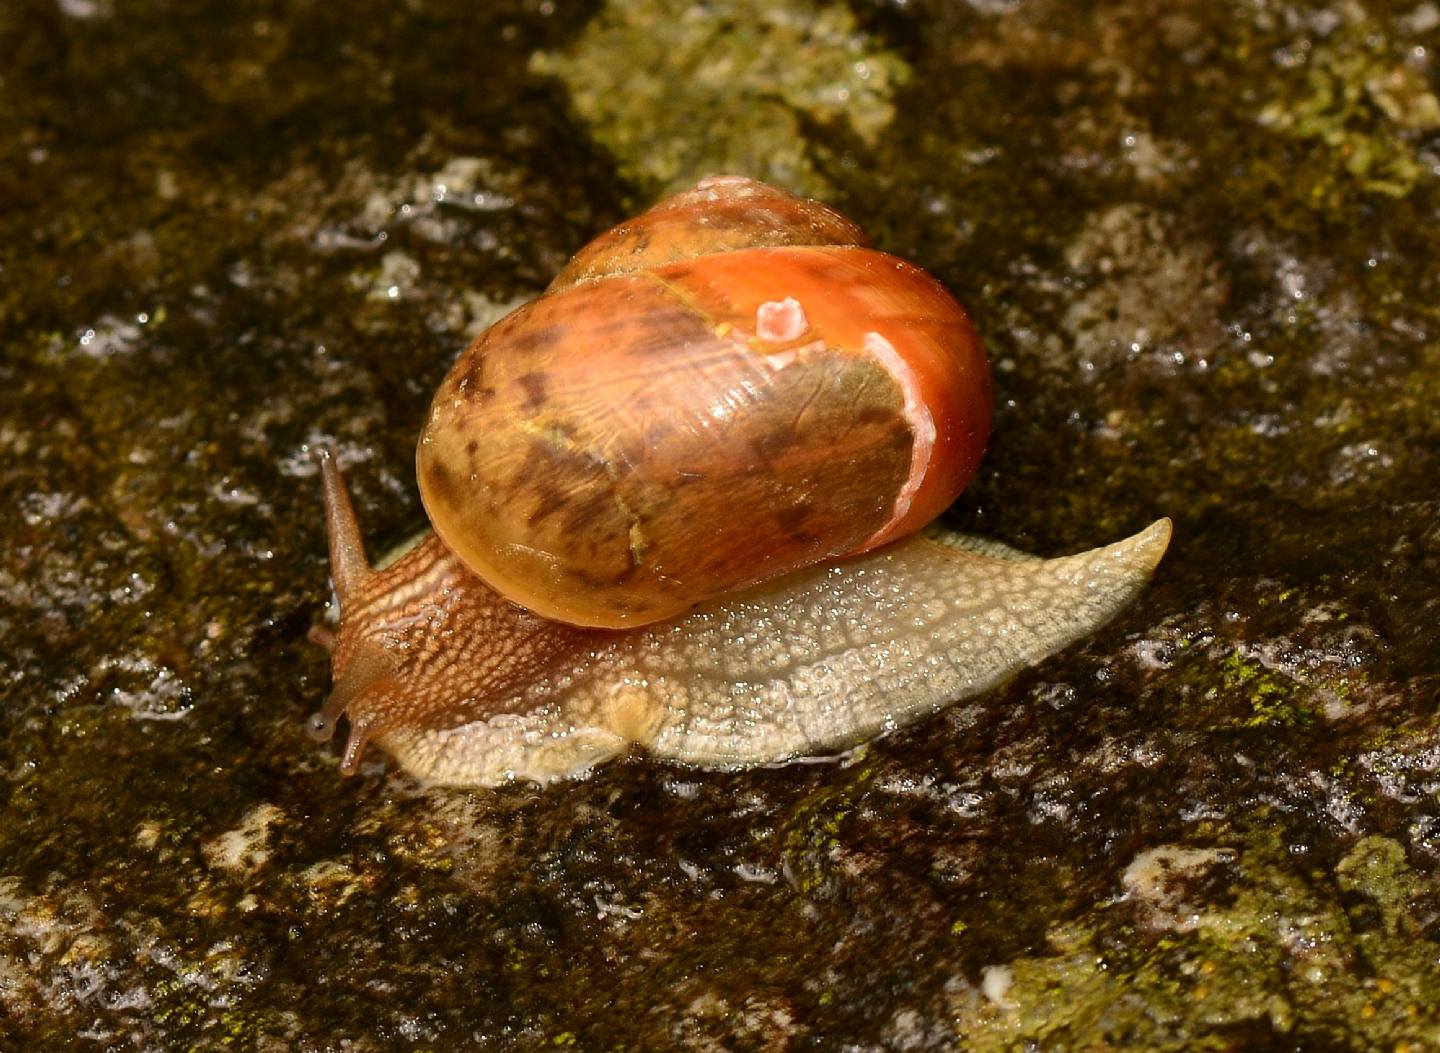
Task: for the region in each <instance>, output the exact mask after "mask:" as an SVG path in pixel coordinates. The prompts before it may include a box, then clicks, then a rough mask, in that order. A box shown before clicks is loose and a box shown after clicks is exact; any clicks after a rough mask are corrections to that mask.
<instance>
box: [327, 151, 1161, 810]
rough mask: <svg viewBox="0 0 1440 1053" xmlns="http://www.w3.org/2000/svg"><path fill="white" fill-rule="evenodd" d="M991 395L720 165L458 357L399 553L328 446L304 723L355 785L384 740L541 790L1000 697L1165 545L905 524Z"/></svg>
mask: <svg viewBox="0 0 1440 1053" xmlns="http://www.w3.org/2000/svg"><path fill="white" fill-rule="evenodd" d="M989 398H990V387H989V373H988V368H987V367H986V365H985V361H984V356H983V352H982V351H981V350H980V346H979V342H978V340H977V339H976V338H975V336H974V332H973V330H972V329H971V327H970V324H969V321H968V319H967V318H966V317H965V315H964V312H963V311H962V310H961V309H960V308H959V306H958V305H957V304H955V303H954V301H953V300H951V299H950V298H949V297H948V295H946V294H945V293H944V291H943V290H942V289H941V288H940V287H939V286H938V284H937V283H935V282H934V280H933V279H931V278H929V277H928V276H927V275H925V274H924V273H923V272H921V271H919V270H917V269H916V268H914V267H912V266H910V265H909V264H905V263H903V262H902V261H898V260H895V259H894V258H893V257H889V256H885V255H884V254H882V253H877V252H874V251H873V250H871V249H869V248H867V247H865V246H864V244H863V236H862V235H861V234H860V232H859V231H858V230H857V229H856V228H855V227H854V225H853V224H851V223H850V222H849V221H848V220H846V219H844V217H842V216H840V215H839V214H838V213H836V212H834V211H832V210H830V209H828V208H826V207H825V206H823V205H820V204H818V203H816V202H811V201H803V200H801V199H796V198H792V197H790V196H789V195H788V194H784V193H783V192H781V191H777V190H774V189H772V188H769V187H765V186H764V185H763V184H758V183H753V182H751V181H749V180H743V179H737V178H734V177H721V178H717V179H711V180H705V181H702V182H701V184H699V185H698V186H697V187H696V188H695V189H694V190H692V191H690V192H688V193H686V194H681V195H677V196H676V197H674V198H671V199H667V200H666V201H664V202H661V203H660V204H659V205H657V206H656V207H655V208H653V209H651V210H650V211H649V212H646V213H644V214H642V215H641V216H639V217H636V218H635V219H634V220H631V221H629V222H628V223H626V224H622V225H620V226H619V227H616V228H615V229H614V230H612V231H610V232H608V233H606V234H604V235H602V236H601V237H599V238H597V239H596V240H595V241H594V242H592V243H591V244H590V245H588V246H586V248H584V249H582V250H581V252H580V253H578V254H577V255H576V257H575V259H574V260H573V261H572V262H571V264H570V265H569V267H567V268H566V270H565V271H563V272H562V273H561V275H560V276H559V277H558V278H557V279H556V281H555V282H554V283H553V284H552V286H551V287H550V289H549V290H548V291H547V293H546V295H544V296H542V297H541V298H540V299H538V300H537V301H534V302H532V304H530V305H527V306H526V307H523V308H521V309H519V310H518V311H516V312H514V313H513V314H512V315H510V316H508V317H507V318H506V319H503V320H502V321H501V322H499V323H497V325H496V326H494V327H492V329H491V330H489V331H488V332H487V333H486V334H483V335H482V336H481V337H480V338H479V339H478V340H477V341H476V343H475V344H474V345H472V347H471V348H470V350H469V351H467V352H466V354H465V355H463V356H462V357H461V359H460V360H459V361H458V362H457V364H456V366H455V368H454V369H453V370H452V372H451V374H450V375H449V376H448V377H447V378H446V380H445V382H444V383H443V384H442V385H441V388H440V390H439V392H438V393H437V395H436V397H435V401H434V404H433V407H432V411H431V417H430V420H429V422H428V423H427V426H426V429H425V431H424V432H423V433H422V437H421V442H420V448H419V453H418V456H417V466H418V473H419V481H420V487H421V495H422V498H423V499H424V501H425V504H426V508H427V511H428V512H429V513H430V516H431V520H432V523H434V525H435V528H436V530H435V532H427V533H426V534H424V535H422V536H421V537H420V538H419V539H418V540H417V541H416V542H415V543H414V544H413V545H412V546H411V547H409V548H408V549H407V550H406V551H405V552H404V553H403V554H401V555H400V556H398V558H396V559H395V560H394V561H393V562H390V563H388V564H386V565H383V566H381V567H377V568H372V567H371V566H370V564H369V561H368V560H367V558H366V555H365V550H364V546H363V542H362V540H361V535H360V529H359V526H358V524H357V522H356V519H355V515H354V511H353V508H352V506H351V503H350V498H349V495H348V493H347V491H346V487H345V483H344V480H343V478H342V476H341V473H340V469H339V466H338V464H337V463H336V460H335V455H334V453H333V451H331V450H329V449H328V448H322V449H320V450H319V451H317V460H318V463H319V465H320V468H321V474H322V478H323V481H324V494H325V508H326V525H327V532H328V534H329V547H330V564H331V577H332V580H333V582H334V586H335V594H336V598H337V599H338V601H339V607H340V615H341V618H340V623H339V626H338V629H337V630H334V631H332V630H330V629H327V628H323V627H316V628H315V629H313V630H312V632H311V638H312V639H313V640H314V641H315V642H317V643H319V644H321V645H322V646H324V647H326V648H327V649H328V650H330V652H331V667H332V672H333V676H334V681H335V686H334V689H333V690H332V692H331V694H330V697H329V699H328V700H327V701H326V704H325V706H324V708H323V709H322V710H321V711H320V712H319V713H317V714H315V715H314V716H313V717H312V718H311V725H310V730H311V732H312V734H313V735H314V736H315V737H316V738H318V739H328V738H329V737H330V736H331V735H332V734H333V733H334V730H335V727H336V724H337V722H338V719H339V717H340V716H342V715H344V716H345V717H346V718H347V719H348V722H349V738H348V741H347V743H346V746H345V750H344V754H343V757H342V760H341V770H342V771H343V772H345V773H347V774H349V773H352V772H354V771H355V770H356V768H357V766H358V764H359V761H360V758H361V756H362V754H363V752H364V749H365V747H366V745H367V743H370V742H375V743H377V744H379V745H380V746H381V747H382V748H383V749H384V750H386V751H387V752H388V753H389V754H391V755H392V756H393V757H394V758H395V759H396V760H397V761H398V762H399V763H400V765H401V766H402V767H403V768H405V769H406V770H407V771H408V772H410V773H411V774H412V775H414V776H415V777H417V778H419V779H422V780H425V781H429V782H433V783H442V784H452V785H472V786H494V785H498V784H501V783H504V782H507V781H510V780H514V779H529V780H533V781H535V782H538V783H542V784H543V783H547V782H549V781H551V780H553V779H556V778H559V777H564V776H573V775H579V774H583V773H585V772H587V771H589V770H590V769H592V768H593V767H594V766H595V765H597V764H600V763H603V762H604V761H606V760H609V759H611V758H613V757H616V756H618V755H620V754H622V753H625V752H626V751H628V750H630V749H632V748H641V749H643V750H646V751H648V752H649V753H650V754H651V755H653V756H655V757H658V758H662V759H667V760H673V761H678V762H684V763H689V764H697V765H705V766H717V767H741V766H747V765H757V764H770V763H778V762H783V761H786V760H789V759H793V758H796V757H800V756H804V755H813V754H825V753H833V752H836V751H839V750H843V749H845V748H847V747H850V746H853V745H855V744H857V743H859V742H862V741H864V740H865V739H867V738H870V737H872V736H874V735H876V734H879V733H883V732H885V731H889V730H891V729H894V728H897V727H900V726H903V725H905V724H908V723H911V722H913V721H916V720H918V719H920V718H921V717H923V716H925V715H927V714H930V713H933V712H935V711H936V710H939V709H941V708H943V707H945V706H947V705H949V704H950V703H952V702H954V701H957V700H959V699H962V698H966V697H969V696H972V695H975V694H978V693H980V692H982V691H985V690H987V689H989V688H990V687H992V686H994V685H996V684H998V683H1000V682H1002V681H1004V680H1005V679H1007V678H1008V677H1010V676H1012V675H1013V674H1015V673H1016V672H1018V671H1019V670H1021V669H1022V668H1024V667H1026V666H1028V665H1031V664H1033V663H1035V662H1038V661H1040V660H1041V659H1043V658H1045V657H1046V656H1048V655H1050V654H1052V653H1054V652H1055V651H1058V650H1059V649H1061V648H1062V647H1065V646H1066V645H1067V644H1069V643H1071V642H1072V641H1074V640H1077V639H1079V638H1080V637H1083V636H1085V635H1088V634H1089V633H1091V632H1093V631H1094V630H1095V629H1097V628H1098V627H1100V626H1101V625H1103V624H1104V623H1105V622H1107V621H1108V620H1109V619H1111V618H1112V617H1113V616H1114V615H1115V614H1116V613H1118V612H1119V611H1120V610H1122V609H1123V608H1124V607H1125V606H1126V605H1127V604H1128V603H1130V602H1131V601H1132V600H1133V599H1134V598H1135V596H1136V595H1137V594H1138V593H1139V592H1140V590H1141V589H1142V588H1143V587H1144V585H1145V583H1146V582H1147V581H1148V580H1149V577H1150V575H1151V573H1152V571H1153V570H1154V568H1155V566H1156V564H1157V563H1158V562H1159V560H1160V558H1161V556H1162V555H1163V554H1164V551H1165V548H1166V545H1167V544H1168V542H1169V537H1170V523H1169V521H1168V520H1163V519H1162V520H1160V521H1158V522H1156V523H1154V524H1152V525H1151V526H1150V527H1148V528H1146V529H1145V530H1143V531H1141V532H1140V533H1138V534H1136V535H1135V536H1133V537H1131V538H1128V539H1126V540H1124V541H1120V542H1117V543H1115V544H1113V545H1109V546H1106V547H1103V548H1098V549H1094V550H1092V551H1089V552H1084V553H1081V554H1079V555H1074V556H1068V557H1064V558H1060V559H1052V560H1042V559H1037V558H1035V557H1031V556H1026V555H1024V554H1022V553H1018V552H1015V551H1014V550H1010V549H1007V548H1005V547H1004V546H1001V545H998V544H996V543H994V542H984V541H981V540H979V539H965V538H962V537H960V536H958V535H953V534H944V533H940V532H934V531H933V530H932V532H931V533H930V534H929V535H928V536H926V535H919V534H916V533H915V531H917V530H919V529H921V528H922V527H923V526H924V525H925V524H926V523H927V522H928V521H929V520H930V519H932V518H933V517H934V516H935V515H937V514H938V513H939V512H940V511H941V510H943V509H944V508H945V507H946V506H947V505H948V504H949V503H950V502H951V501H952V500H953V499H954V497H955V496H956V494H958V493H959V491H960V489H961V488H962V487H963V486H964V484H965V482H966V481H967V480H968V478H969V476H970V474H971V473H972V472H973V470H974V468H975V465H976V464H977V463H978V460H979V457H980V455H981V452H982V451H983V447H984V443H985V440H986V438H987V437H988V431H989V412H990V411H989ZM897 539H898V540H897ZM521 602H523V603H524V606H521V605H520V604H521ZM537 610H538V611H543V612H545V614H547V615H549V617H546V616H542V615H541V614H537V613H535V611H537Z"/></svg>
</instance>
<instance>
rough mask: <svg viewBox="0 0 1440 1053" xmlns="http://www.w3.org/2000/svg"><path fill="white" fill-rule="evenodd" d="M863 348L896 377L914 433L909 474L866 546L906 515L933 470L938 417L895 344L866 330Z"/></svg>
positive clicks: (874, 543)
mask: <svg viewBox="0 0 1440 1053" xmlns="http://www.w3.org/2000/svg"><path fill="white" fill-rule="evenodd" d="M864 348H865V351H866V353H867V354H869V355H870V356H871V357H872V358H874V359H875V361H876V362H877V363H879V365H880V366H881V367H882V368H884V370H885V371H886V372H887V373H889V374H890V376H891V377H892V378H893V379H894V381H895V384H896V386H897V387H899V389H900V393H901V395H902V396H904V399H905V406H904V410H903V412H904V414H905V419H906V420H908V421H909V422H910V433H911V435H912V436H913V437H914V438H913V444H912V445H911V447H910V474H909V476H907V477H906V479H905V485H904V486H902V487H901V488H900V492H899V493H898V494H896V495H895V505H894V508H893V509H892V510H891V513H890V519H889V520H888V521H887V522H886V523H885V525H884V526H882V527H881V528H880V529H879V530H877V531H875V533H873V534H871V535H870V536H869V537H868V538H866V539H865V542H864V545H863V546H862V547H863V548H869V547H871V546H873V545H876V544H878V543H879V542H880V540H881V539H882V538H884V537H885V536H886V535H887V534H889V532H890V531H891V530H893V529H894V528H895V524H896V523H898V522H900V521H901V520H902V519H904V518H905V516H906V515H908V514H909V512H910V503H911V502H912V501H914V500H915V495H916V494H917V493H919V492H920V486H921V484H922V483H924V482H925V473H926V472H927V471H929V470H930V456H931V454H933V453H934V452H935V418H934V416H933V415H931V413H930V407H929V406H927V405H926V404H925V400H924V398H923V397H922V395H921V392H920V383H919V381H918V380H917V379H916V377H915V372H914V370H912V369H911V368H910V365H909V363H908V362H906V361H905V359H904V358H902V357H901V356H900V352H898V351H896V350H895V345H894V344H892V343H890V341H889V340H886V339H885V337H884V336H882V335H881V334H880V333H877V332H874V331H873V330H872V331H871V332H868V333H866V334H865V343H864Z"/></svg>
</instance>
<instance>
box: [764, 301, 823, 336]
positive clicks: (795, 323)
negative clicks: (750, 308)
mask: <svg viewBox="0 0 1440 1053" xmlns="http://www.w3.org/2000/svg"><path fill="white" fill-rule="evenodd" d="M809 328H810V320H809V319H808V318H806V317H805V308H803V307H801V306H800V301H799V300H796V299H795V298H794V297H793V296H787V297H785V299H783V300H771V301H769V302H767V303H762V304H761V305H760V306H759V307H757V308H756V309H755V335H756V336H758V337H759V338H760V339H761V340H764V341H766V342H768V343H772V344H788V343H789V342H790V341H792V340H798V339H800V337H802V336H804V335H805V330H807V329H809Z"/></svg>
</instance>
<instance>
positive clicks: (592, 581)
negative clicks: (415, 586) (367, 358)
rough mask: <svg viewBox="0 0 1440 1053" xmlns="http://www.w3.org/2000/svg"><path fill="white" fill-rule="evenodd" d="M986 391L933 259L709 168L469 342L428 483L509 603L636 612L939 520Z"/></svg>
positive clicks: (663, 610) (436, 507) (463, 553)
mask: <svg viewBox="0 0 1440 1053" xmlns="http://www.w3.org/2000/svg"><path fill="white" fill-rule="evenodd" d="M990 403H991V396H990V374H989V369H988V367H987V365H986V362H985V355H984V352H983V351H982V349H981V346H980V341H979V339H978V338H977V337H976V335H975V331H974V329H973V328H972V326H971V325H970V321H969V319H968V318H967V317H966V315H965V312H964V311H963V310H962V309H961V308H960V305H959V304H957V303H956V302H955V301H954V300H953V299H951V297H950V296H949V295H948V294H947V293H946V292H945V290H944V289H943V288H941V286H940V285H939V283H937V282H936V281H935V280H934V279H933V278H931V277H930V276H929V275H927V274H925V273H924V272H923V271H921V270H919V269H918V268H916V267H914V266H912V265H910V264H908V263H905V262H904V261H903V260H899V259H896V258H895V257H893V256H887V255H885V254H884V253H880V252H876V251H874V250H873V249H870V248H867V247H865V246H864V243H863V237H862V236H861V234H860V232H859V231H858V230H856V229H855V227H854V226H853V224H851V223H850V222H849V221H848V220H845V219H844V218H843V217H841V216H839V215H838V214H837V213H835V212H832V211H831V210H830V209H827V208H825V207H824V206H823V205H820V204H818V203H817V202H813V201H802V200H800V199H797V198H793V197H791V196H789V195H788V194H783V193H781V192H780V191H777V190H774V189H773V188H770V187H767V186H764V185H762V184H758V183H754V182H752V181H750V180H745V179H735V178H722V179H712V180H707V181H706V182H704V183H702V184H700V186H699V187H698V188H696V189H695V190H693V191H690V192H689V193H686V194H681V195H679V196H677V197H675V198H671V199H669V200H667V201H664V202H662V203H661V204H660V205H658V206H656V207H655V208H654V209H652V210H650V211H649V212H647V213H645V214H644V215H642V216H640V217H638V218H637V219H635V220H632V221H631V222H630V223H628V224H624V225H622V226H621V227H619V228H617V229H616V230H615V231H612V232H609V233H607V234H605V235H602V236H601V237H600V238H598V239H596V241H595V242H593V243H592V244H591V245H590V246H588V247H587V248H586V249H584V250H582V251H581V253H580V255H579V256H578V257H577V258H576V261H575V262H574V263H572V264H571V265H570V266H569V267H568V268H566V270H565V271H564V272H563V273H562V274H561V275H560V277H559V278H557V279H556V281H555V283H554V284H552V285H551V287H550V289H549V290H548V291H547V292H546V294H545V295H544V296H542V297H540V298H539V299H537V300H535V301H533V302H531V303H529V304H527V305H526V306H524V307H522V308H520V309H519V310H517V311H515V312H513V313H512V314H511V315H509V316H508V317H507V318H505V319H503V320H502V321H501V322H500V323H498V324H497V325H495V326H493V327H492V328H491V329H489V330H488V331H487V332H485V333H484V334H482V335H481V337H480V338H479V339H478V340H476V341H475V343H474V344H473V345H472V346H471V347H470V348H469V349H468V350H467V351H466V352H465V353H464V354H463V355H462V356H461V357H460V359H459V361H458V362H456V364H455V367H454V369H452V370H451V372H450V374H449V376H447V377H446V378H445V380H444V382H443V383H442V384H441V385H440V389H439V391H438V392H437V393H436V395H435V399H434V402H433V404H432V406H431V410H430V416H429V420H428V421H427V423H426V425H425V428H424V431H423V432H422V434H421V437H420V445H419V452H418V454H417V469H418V478H419V484H420V496H421V499H422V500H423V501H424V503H425V508H426V511H427V513H428V514H429V517H430V522H431V525H432V526H433V527H434V528H435V531H436V533H438V534H439V535H440V536H441V538H442V539H443V540H444V541H445V543H446V545H447V546H449V548H450V549H451V551H453V552H454V553H455V554H456V555H457V556H458V557H459V558H460V559H461V561H462V562H464V563H465V565H466V566H468V567H469V568H470V569H471V570H473V571H474V572H475V573H476V574H478V575H480V577H482V578H484V579H485V581H487V582H488V583H489V584H490V585H491V586H492V587H493V588H495V589H496V590H497V591H499V592H502V593H504V594H505V595H506V596H508V597H510V598H511V599H513V600H514V601H515V602H516V603H519V604H520V605H521V606H523V607H525V608H527V609H529V610H531V611H534V612H536V613H537V614H541V615H544V616H545V617H547V618H554V619H557V620H560V621H566V622H571V623H573V624H577V625H591V626H604V627H609V628H623V627H627V626H633V625H644V624H649V623H651V622H656V621H661V620H663V619H666V618H671V617H674V616H675V615H677V614H679V613H681V612H682V611H686V610H689V609H690V608H692V607H694V606H695V605H696V604H699V603H703V602H704V601H706V600H710V599H713V598H715V597H717V596H722V595H725V594H728V593H731V592H734V591H736V590H737V589H742V588H745V587H747V586H750V585H754V584H756V583H758V582H761V581H767V580H770V579H772V578H776V577H779V576H781V575H784V574H787V573H789V572H791V571H793V570H797V569H799V568H801V567H806V566H810V565H811V564H814V563H818V562H820V561H822V560H826V559H831V558H834V557H837V556H845V555H853V554H856V553H859V552H864V551H866V550H868V549H871V548H875V547H878V546H880V545H883V544H885V543H886V542H888V541H891V540H893V539H895V538H896V537H900V536H903V535H905V534H907V533H912V532H914V531H915V530H917V529H919V528H920V527H921V526H923V525H925V524H926V523H928V522H930V520H932V519H934V518H935V517H936V516H937V515H939V514H940V512H941V511H943V510H944V509H945V508H946V507H948V506H949V505H950V504H951V502H953V501H954V500H955V498H956V496H957V495H958V494H959V493H960V491H961V490H962V489H963V488H964V487H965V484H966V483H967V482H968V481H969V479H970V476H971V474H972V473H973V472H974V470H975V467H976V466H977V464H978V463H979V461H980V455H981V453H982V452H983V451H984V447H985V441H986V439H987V438H988V437H989V432H990Z"/></svg>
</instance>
